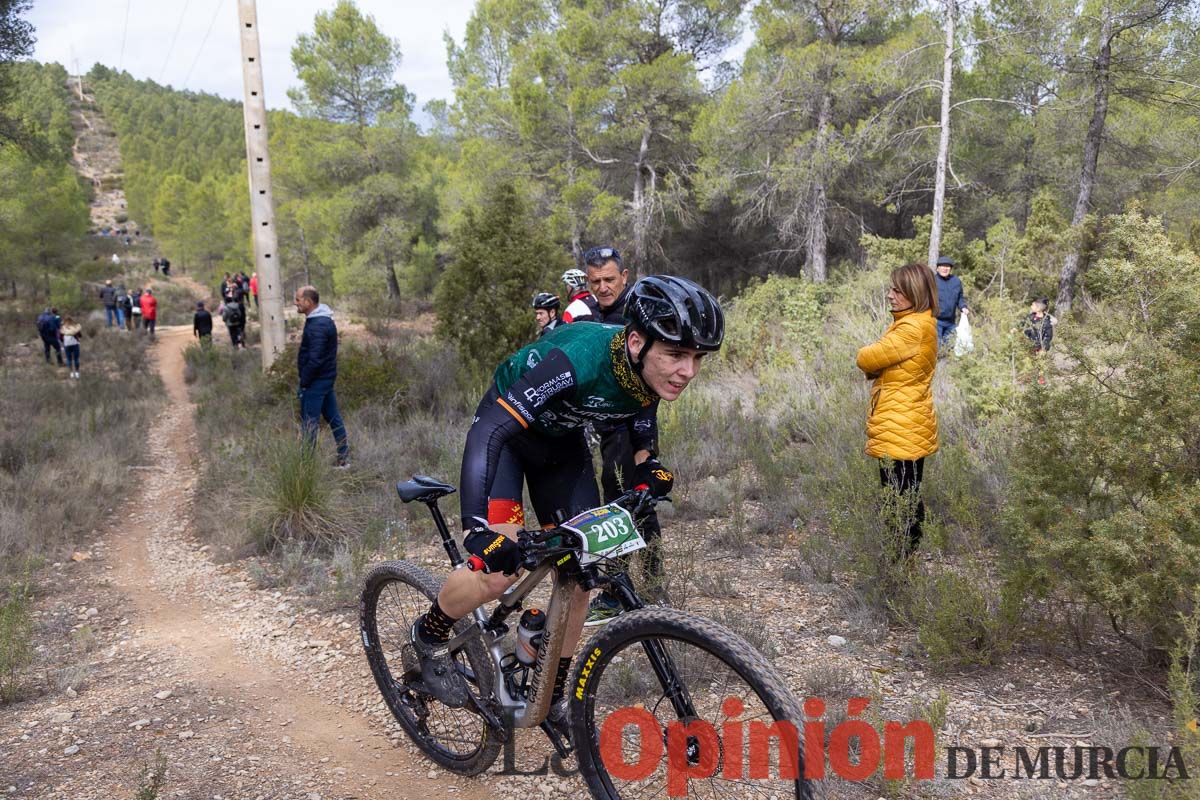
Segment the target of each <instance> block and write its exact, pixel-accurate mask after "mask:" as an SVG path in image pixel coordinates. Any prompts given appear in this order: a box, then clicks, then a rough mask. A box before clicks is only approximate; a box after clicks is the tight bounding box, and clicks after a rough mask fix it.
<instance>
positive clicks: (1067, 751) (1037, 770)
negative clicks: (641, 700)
mask: <svg viewBox="0 0 1200 800" xmlns="http://www.w3.org/2000/svg"><path fill="white" fill-rule="evenodd" d="M870 703H871V700H870V698H866V697H855V698H851V699H850V700H849V701H848V702H847V704H846V711H847V719H846V720H845V721H843V722H841V723H839V724H838V725H836V726H834V727H833V728H832V729H829V730H827V726H826V724H825V721H824V717H825V713H826V710H827V704H826V702H825V701H824V700H822V699H821V698H817V697H810V698H808V699H806V700H805V702H804V715H805V717H806V719H805V720H804V721H803V722H802V724H801V726H800V727H797V726H796V725H795V724H794V723H793V722H791V721H790V720H772V721H769V722H767V721H763V720H761V719H751V720H749V721H743V720H742V719H741V717H742V715H743V714H744V713H745V710H746V709H745V704H744V703H743V701H742V700H741V699H739V698H736V697H730V698H726V699H725V700H724V701H723V702H722V704H721V714H722V716H723V717H724V721H723V722H721V724H720V726H719V727H718V726H716V725H713V724H712V723H710V722H707V721H705V720H700V719H696V720H690V721H687V722H683V721H680V720H660V719H658V718H657V717H655V716H654V714H652V713H651V712H650V711H649V710H647V709H646V708H644V707H641V706H628V707H622V708H618V709H616V710H614V711H613V712H611V713H610V714H608V716H607V717H605V719H604V721H603V722H602V723H601V725H600V735H599V741H598V745H599V753H600V758H601V760H602V761H603V763H604V767H605V769H606V770H607V771H608V772H609V774H610V775H612V777H613V778H615V779H617V780H621V781H629V782H637V781H644V780H650V779H652V778H653V779H654V780H661V776H662V774H663V773H664V772H665V775H666V790H667V796H669V797H686V796H687V791H688V785H689V781H692V780H704V779H707V778H721V779H726V780H747V779H749V780H796V779H797V778H798V777H799V776H800V760H801V759H800V753H801V752H803V756H804V757H803V764H804V770H803V771H804V777H805V778H807V779H809V780H822V779H824V778H826V777H831V776H836V777H838V778H841V779H843V780H847V781H864V780H867V779H868V778H871V777H873V776H874V775H875V774H876V773H877V772H879V771H880V769H881V768H882V774H883V777H884V778H885V779H887V780H903V779H906V778H913V779H915V780H932V779H933V778H934V777H935V776H936V774H937V773H938V770H937V769H936V762H937V761H938V758H937V742H936V736H935V734H934V730H933V726H931V725H930V724H929V723H928V722H926V721H924V720H911V721H908V722H900V721H885V722H884V723H883V724H882V728H883V730H882V733H881V732H880V731H879V730H878V729H877V728H876V727H875V726H874V725H872V724H871V723H870V722H868V721H867V720H866V719H863V718H862V716H863V715H864V714H865V712H866V711H867V709H868V707H869V706H870ZM635 737H636V740H637V747H636V757H633V756H632V754H631V753H630V752H629V749H628V745H629V744H630V743H631V741H633V739H634V738H635ZM801 748H803V750H801ZM942 752H943V754H944V761H943V763H944V767H943V769H942V770H941V774H942V776H943V777H945V778H948V779H951V780H965V779H969V778H975V779H977V780H979V779H983V780H1066V781H1070V780H1088V779H1091V780H1096V779H1101V778H1104V779H1109V780H1188V779H1190V775H1189V773H1188V769H1187V765H1186V764H1185V762H1184V759H1183V754H1182V752H1181V750H1180V748H1178V747H1174V746H1170V747H1158V746H1137V745H1131V746H1124V747H1110V746H1105V745H1094V746H1086V747H1085V746H1074V747H1054V746H1044V747H1037V748H1031V747H1026V746H1023V745H1016V746H1013V747H1006V746H1003V745H1001V746H986V747H985V746H980V747H978V748H973V747H967V746H961V745H954V746H949V747H945V748H942ZM515 760H516V759H515V750H514V749H513V745H512V744H511V739H510V740H509V742H507V743H506V745H505V757H504V770H503V772H502V773H501V774H509V775H512V774H516V775H545V774H547V772H548V767H549V768H550V769H553V771H554V772H555V773H556V774H558V775H561V776H567V775H571V774H574V773H575V772H576V771H577V770H576V769H575V768H574V766H573V765H568V764H566V763H564V762H563V760H562V759H560V758H559V757H558V756H557V755H554V756H552V757H549V758H547V759H546V760H545V761H543V762H542V766H541V767H540V768H539V769H536V770H530V771H520V770H518V769H517V768H516V764H515Z"/></svg>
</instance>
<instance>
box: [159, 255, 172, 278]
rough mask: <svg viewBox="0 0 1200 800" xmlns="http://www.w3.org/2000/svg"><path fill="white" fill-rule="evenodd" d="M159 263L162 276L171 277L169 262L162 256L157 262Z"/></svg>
mask: <svg viewBox="0 0 1200 800" xmlns="http://www.w3.org/2000/svg"><path fill="white" fill-rule="evenodd" d="M159 265H160V266H161V267H162V274H163V277H164V278H169V277H171V262H170V261H168V260H167V259H165V258H164V259H163V260H162V261H160V262H159Z"/></svg>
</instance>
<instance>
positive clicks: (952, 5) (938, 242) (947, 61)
mask: <svg viewBox="0 0 1200 800" xmlns="http://www.w3.org/2000/svg"><path fill="white" fill-rule="evenodd" d="M944 5H945V9H946V29H945V30H946V47H945V51H944V52H943V54H942V120H941V126H940V127H941V130H940V131H939V135H938V153H937V171H936V174H935V176H934V185H933V224H932V225H931V226H930V228H929V266H930V268H932V267H933V265H934V264H935V263H936V262H937V259H938V251H939V250H940V249H941V246H942V216H943V212H944V209H945V206H946V161H947V159H948V158H949V156H950V89H951V81H952V80H953V78H954V21H955V20H954V18H955V16H956V15H957V14H958V2H957V0H944Z"/></svg>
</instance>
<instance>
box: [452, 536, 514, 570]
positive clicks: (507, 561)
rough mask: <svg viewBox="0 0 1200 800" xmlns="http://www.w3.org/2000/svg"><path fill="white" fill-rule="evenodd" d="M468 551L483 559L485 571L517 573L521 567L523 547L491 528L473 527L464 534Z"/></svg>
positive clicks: (464, 541)
mask: <svg viewBox="0 0 1200 800" xmlns="http://www.w3.org/2000/svg"><path fill="white" fill-rule="evenodd" d="M463 546H464V547H466V548H467V552H469V553H471V554H472V555H476V556H478V557H479V559H480V560H481V561H483V571H484V572H503V573H504V574H505V575H516V574H517V570H518V569H520V567H521V548H520V547H518V546H517V543H516V542H514V541H513V540H512V539H509V538H508V537H507V536H505V535H504V534H503V533H496V532H495V531H494V530H491V529H490V528H472V529H471V530H469V531H467V533H466V535H465V536H463Z"/></svg>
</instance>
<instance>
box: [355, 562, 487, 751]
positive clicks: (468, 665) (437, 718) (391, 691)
mask: <svg viewBox="0 0 1200 800" xmlns="http://www.w3.org/2000/svg"><path fill="white" fill-rule="evenodd" d="M440 589H441V582H440V581H438V580H437V579H436V578H435V577H433V575H431V574H430V573H429V572H427V571H425V570H424V569H421V568H420V567H418V566H417V565H415V564H411V563H409V562H407V561H389V562H386V563H383V564H380V565H378V566H376V567H375V568H373V569H372V570H371V571H370V572H369V573H368V574H367V577H366V579H365V581H364V585H363V593H362V598H361V600H360V602H359V611H360V627H361V632H362V640H363V648H364V649H365V650H366V652H367V661H368V662H369V663H370V665H371V672H372V673H373V674H374V675H375V683H376V684H377V685H378V686H379V691H380V693H381V694H382V695H383V699H384V702H386V703H387V706H388V708H389V709H390V710H391V712H392V714H393V715H394V716H395V717H396V720H397V722H399V723H400V727H401V728H403V729H404V732H405V733H407V734H408V735H409V737H410V738H411V739H412V740H413V742H414V743H415V744H416V745H417V747H419V748H420V749H421V751H422V752H424V753H425V754H426V755H427V756H429V757H430V758H431V759H433V760H434V761H436V762H437V763H438V764H440V765H442V766H443V767H445V768H446V769H448V770H450V771H451V772H456V773H458V774H460V775H476V774H478V773H480V772H483V771H484V770H486V769H487V768H488V767H490V766H491V765H492V762H494V761H495V760H496V756H497V755H498V754H499V753H500V744H501V739H500V735H499V732H498V731H496V730H494V729H493V728H492V727H491V726H490V725H488V724H487V722H486V721H485V720H484V719H483V717H481V716H479V715H478V714H476V713H474V712H472V711H470V710H469V709H466V708H448V707H447V706H445V705H443V704H442V703H440V702H438V701H437V700H436V699H434V698H433V697H430V696H429V695H427V694H425V693H423V692H418V691H416V690H415V689H414V688H413V687H412V686H410V685H409V683H410V681H411V680H418V679H419V678H420V673H421V669H420V666H419V662H418V660H417V654H416V652H415V651H414V650H413V646H412V642H411V640H410V638H409V632H410V631H411V630H412V624H413V622H415V621H416V619H417V617H419V616H421V614H424V613H425V612H426V611H428V610H429V605H430V603H432V602H433V600H435V599H436V598H437V595H438V591H439V590H440ZM472 621H473V620H472V619H471V618H470V617H467V618H466V619H463V620H460V621H459V623H458V625H457V626H456V627H455V632H460V631H462V630H465V629H466V627H467V626H468V625H470V624H471V623H472ZM455 659H456V661H458V663H459V666H460V668H461V669H462V670H463V672H464V673H465V674H466V676H467V680H468V682H469V683H470V685H471V687H472V689H473V690H474V691H475V693H476V694H477V695H478V696H480V697H483V698H488V697H490V696H491V693H492V684H493V675H494V672H493V671H492V666H491V660H490V659H489V657H488V654H487V650H486V649H485V648H484V646H483V643H482V642H480V641H479V640H478V639H475V640H472V641H470V642H468V643H467V645H466V646H465V647H464V648H463V649H462V650H460V651H459V652H458V653H457V654H456V656H455Z"/></svg>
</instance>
